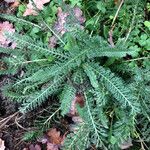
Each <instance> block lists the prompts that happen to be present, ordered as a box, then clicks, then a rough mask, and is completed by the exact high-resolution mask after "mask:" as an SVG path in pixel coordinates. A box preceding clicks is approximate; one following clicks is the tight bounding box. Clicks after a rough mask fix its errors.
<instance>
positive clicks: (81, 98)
mask: <svg viewBox="0 0 150 150" xmlns="http://www.w3.org/2000/svg"><path fill="white" fill-rule="evenodd" d="M76 104H79V106H80V107H84V96H83V95H82V94H80V93H79V94H76V96H75V98H74V99H73V100H72V103H71V107H70V111H69V115H73V116H74V115H76V114H77V109H76Z"/></svg>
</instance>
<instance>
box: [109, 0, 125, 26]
mask: <svg viewBox="0 0 150 150" xmlns="http://www.w3.org/2000/svg"><path fill="white" fill-rule="evenodd" d="M123 3H124V0H122V1H121V2H120V5H119V7H118V9H117V12H116V14H115V17H114V19H113V22H112V24H111V27H113V26H114V23H115V21H116V19H117V16H118V13H119V11H120V8H121V6H122V4H123Z"/></svg>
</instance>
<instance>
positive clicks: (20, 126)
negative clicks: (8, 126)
mask: <svg viewBox="0 0 150 150" xmlns="http://www.w3.org/2000/svg"><path fill="white" fill-rule="evenodd" d="M19 119H20V118H19ZM15 123H16V125H17V126H18V127H19V128H21V129H23V130H25V131H29V130H27V129H26V128H24V127H23V126H22V125H20V124H19V123H18V117H17V116H16V117H15Z"/></svg>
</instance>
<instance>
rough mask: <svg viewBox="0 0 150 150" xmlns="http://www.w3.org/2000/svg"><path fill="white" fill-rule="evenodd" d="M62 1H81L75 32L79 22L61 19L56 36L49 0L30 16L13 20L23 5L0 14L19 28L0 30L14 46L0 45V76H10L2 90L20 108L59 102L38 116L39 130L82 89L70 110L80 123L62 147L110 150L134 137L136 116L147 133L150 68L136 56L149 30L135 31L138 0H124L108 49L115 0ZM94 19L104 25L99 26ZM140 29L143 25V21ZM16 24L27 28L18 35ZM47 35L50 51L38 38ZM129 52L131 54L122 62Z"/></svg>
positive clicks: (140, 54)
mask: <svg viewBox="0 0 150 150" xmlns="http://www.w3.org/2000/svg"><path fill="white" fill-rule="evenodd" d="M69 3H71V5H72V6H75V5H78V6H81V5H84V9H85V12H84V13H85V16H86V17H87V21H86V23H85V24H86V27H85V29H84V30H81V28H79V26H76V25H74V24H73V25H72V24H71V23H70V24H71V25H72V26H71V27H70V26H69V25H70V24H69V25H68V24H67V25H66V28H67V29H68V32H66V33H65V34H64V35H62V36H60V35H59V34H57V33H55V31H53V29H52V28H51V27H52V24H53V22H54V20H55V19H56V18H55V14H56V4H58V3H55V2H54V1H52V3H51V4H50V5H47V6H46V8H45V9H44V10H43V12H41V14H39V15H38V16H37V18H36V17H35V16H31V17H29V18H28V19H27V20H26V19H23V18H20V15H21V12H22V11H23V9H24V8H23V7H22V6H20V7H19V12H18V16H19V17H14V16H8V15H5V14H1V15H0V17H2V18H3V19H7V20H10V21H12V22H14V23H15V24H16V26H17V31H18V32H17V33H15V34H8V33H6V37H7V38H8V39H10V40H12V41H14V42H16V43H17V47H16V48H15V49H10V48H2V47H0V52H2V53H5V54H7V55H5V56H4V57H3V58H2V62H4V63H5V64H6V68H7V69H5V70H2V71H1V72H0V74H9V75H15V77H14V78H12V79H11V82H10V83H8V84H7V85H6V86H5V87H3V90H2V92H3V94H4V95H5V96H6V97H9V98H11V99H12V100H14V101H18V102H19V103H20V104H21V107H20V109H19V111H20V112H21V113H27V112H29V111H32V110H34V109H36V108H38V107H40V106H41V105H42V104H43V103H45V102H46V101H47V100H48V99H49V97H52V96H55V97H57V98H58V101H56V102H55V103H57V105H58V107H57V108H56V109H51V111H50V113H49V115H48V116H46V117H45V116H44V117H42V118H43V119H41V118H40V122H41V123H40V125H39V129H42V130H41V131H43V130H46V129H47V128H49V127H50V126H47V125H50V124H51V119H52V118H54V117H55V115H56V114H57V115H58V118H60V117H64V116H65V115H66V114H68V113H69V110H70V107H71V104H72V101H73V100H74V98H75V97H76V94H78V93H80V94H82V95H83V97H84V103H85V104H84V106H83V108H81V107H80V106H78V107H77V111H78V114H79V116H80V117H81V118H82V120H83V121H82V123H80V124H75V125H76V128H77V131H72V132H71V133H69V134H68V135H67V138H66V140H65V143H64V145H63V148H64V149H66V150H68V149H73V150H77V149H81V150H85V149H87V148H89V147H90V146H91V145H94V146H95V147H96V148H102V149H114V150H117V149H119V147H120V145H121V144H122V143H123V142H124V141H125V140H128V139H130V138H135V134H136V133H137V131H136V130H137V123H136V122H137V120H138V116H142V117H143V120H142V121H141V122H144V123H143V124H144V128H143V130H144V131H143V135H142V136H146V137H147V136H148V134H149V130H147V129H146V127H147V125H149V121H150V118H149V104H150V101H149V98H148V97H149V96H150V90H149V88H150V87H149V65H148V64H146V62H145V60H144V61H143V60H142V59H141V58H142V57H143V56H145V57H146V58H148V57H149V54H148V50H149V36H148V35H147V32H149V31H148V28H147V32H145V33H141V32H140V28H141V27H142V25H144V23H143V22H142V21H143V16H140V15H139V12H140V10H142V8H143V6H144V3H145V2H144V1H143V2H141V3H136V4H135V7H132V6H133V5H132V4H133V2H132V1H130V0H128V1H126V2H125V3H124V5H123V6H122V9H121V10H120V13H119V15H118V18H117V21H116V24H117V27H115V29H114V31H113V35H114V36H113V38H114V44H115V46H114V47H113V46H112V45H111V43H108V42H107V40H106V39H107V38H108V31H109V29H110V27H111V23H112V20H113V19H114V16H115V13H116V11H117V6H116V5H115V4H114V1H109V2H108V4H106V2H104V1H100V2H97V1H95V2H91V1H88V2H87V3H86V4H85V2H83V1H71V0H70V1H69ZM114 7H115V9H114ZM112 8H113V10H112ZM50 12H51V16H50V17H49V15H48V14H49V13H50ZM104 14H106V15H105V16H104V17H102V16H103V15H104ZM124 14H126V15H124ZM91 15H92V17H91ZM124 16H125V18H124ZM35 18H36V19H35ZM43 18H44V20H43ZM34 19H35V21H34V23H32V21H33V20H34ZM38 19H39V20H40V21H38ZM137 20H138V22H136V21H137ZM18 21H19V23H18ZM98 22H104V27H102V26H103V25H102V24H99V23H98ZM141 22H142V23H141ZM138 23H139V25H137V26H136V27H135V29H134V31H133V32H131V31H132V30H133V26H135V24H138ZM141 24H142V25H141ZM41 25H42V26H41ZM145 26H148V23H147V22H146V23H145ZM20 27H21V28H23V29H24V30H25V31H26V32H25V34H21V33H20V31H21V30H22V29H21V28H20ZM100 29H101V31H99V30H100ZM128 29H129V30H128ZM99 33H101V34H100V35H101V36H99ZM51 34H53V35H54V36H55V37H56V38H57V40H58V42H57V46H56V47H55V48H50V47H49V45H48V42H47V41H48V40H46V39H45V37H46V38H48V37H49V35H51ZM128 57H131V58H132V57H133V59H131V60H127V59H128ZM134 57H135V58H134ZM136 57H139V58H136ZM140 57H141V58H140ZM135 59H137V60H135ZM139 60H140V61H139ZM136 61H138V62H139V63H137V62H136ZM142 67H143V68H142ZM144 67H145V68H144ZM60 111H61V112H60ZM141 112H142V113H141ZM55 121H56V120H55ZM34 135H35V133H34V132H33V133H30V134H28V133H27V134H26V135H25V139H31V138H32V137H34ZM147 141H149V140H147Z"/></svg>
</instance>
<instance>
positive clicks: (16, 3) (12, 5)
mask: <svg viewBox="0 0 150 150" xmlns="http://www.w3.org/2000/svg"><path fill="white" fill-rule="evenodd" d="M19 4H20V2H19V1H18V0H15V2H14V3H13V4H11V6H10V7H11V8H17V7H18V6H19Z"/></svg>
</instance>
